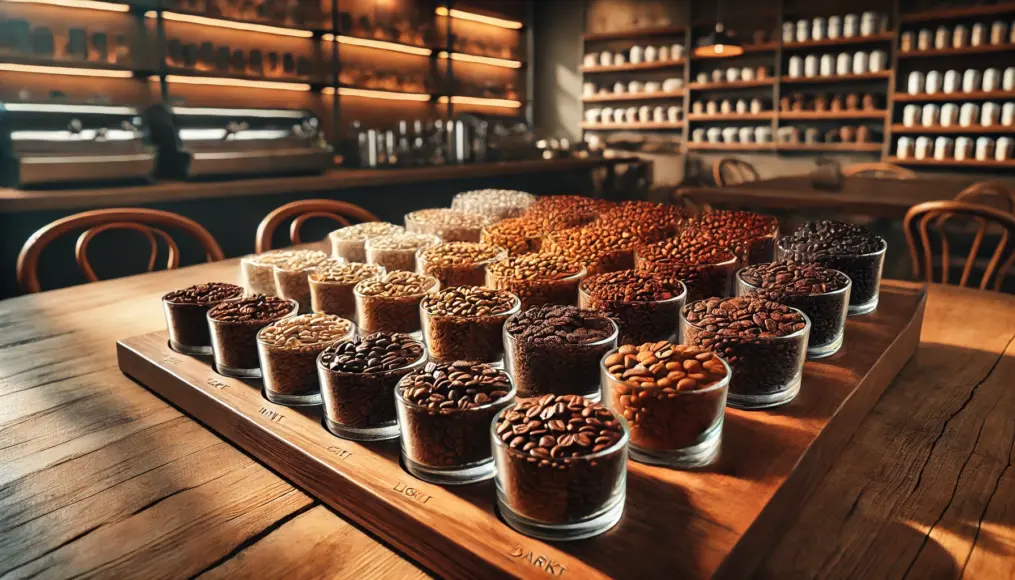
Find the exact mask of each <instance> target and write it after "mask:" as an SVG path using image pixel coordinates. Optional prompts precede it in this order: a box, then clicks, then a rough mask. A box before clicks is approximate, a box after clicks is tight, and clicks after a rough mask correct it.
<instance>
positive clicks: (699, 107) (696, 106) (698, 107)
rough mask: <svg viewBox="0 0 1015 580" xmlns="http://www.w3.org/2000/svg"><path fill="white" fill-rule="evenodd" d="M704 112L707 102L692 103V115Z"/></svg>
mask: <svg viewBox="0 0 1015 580" xmlns="http://www.w3.org/2000/svg"><path fill="white" fill-rule="evenodd" d="M704 112H705V103H702V102H701V101H694V102H693V103H691V114H692V115H701V114H703V113H704Z"/></svg>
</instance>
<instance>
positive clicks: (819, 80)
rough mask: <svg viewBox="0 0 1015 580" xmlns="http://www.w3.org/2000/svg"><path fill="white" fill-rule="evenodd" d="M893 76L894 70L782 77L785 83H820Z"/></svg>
mask: <svg viewBox="0 0 1015 580" xmlns="http://www.w3.org/2000/svg"><path fill="white" fill-rule="evenodd" d="M891 76H892V71H890V70H883V71H880V72H869V73H863V74H859V75H832V76H827V77H789V76H784V77H782V82H783V84H798V85H803V84H820V83H848V82H850V81H870V80H879V79H887V78H890V77H891Z"/></svg>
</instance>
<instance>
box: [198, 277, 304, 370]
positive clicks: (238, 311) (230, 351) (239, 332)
mask: <svg viewBox="0 0 1015 580" xmlns="http://www.w3.org/2000/svg"><path fill="white" fill-rule="evenodd" d="M296 308H297V306H296V304H295V303H294V302H291V301H288V300H283V299H281V298H278V297H275V296H265V295H263V294H255V295H254V296H248V297H246V298H242V299H239V300H227V301H225V302H222V303H220V304H218V305H217V306H215V307H214V308H212V309H211V310H209V311H208V326H209V329H210V331H211V341H212V349H213V350H214V353H215V364H216V365H217V366H218V367H219V368H220V369H222V367H225V368H226V369H240V370H244V371H249V370H255V369H257V368H258V366H259V359H258V356H257V333H258V332H259V331H260V330H261V328H263V327H265V326H267V325H268V324H269V323H271V322H272V321H275V320H278V319H280V318H283V317H285V316H288V315H290V314H292V313H293V312H295V310H296Z"/></svg>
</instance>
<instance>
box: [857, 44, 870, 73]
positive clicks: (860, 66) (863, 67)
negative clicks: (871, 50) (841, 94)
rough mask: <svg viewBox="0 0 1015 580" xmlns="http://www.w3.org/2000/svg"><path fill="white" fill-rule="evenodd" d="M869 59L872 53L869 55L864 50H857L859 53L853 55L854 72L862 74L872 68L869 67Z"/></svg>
mask: <svg viewBox="0 0 1015 580" xmlns="http://www.w3.org/2000/svg"><path fill="white" fill-rule="evenodd" d="M869 59H870V55H868V54H867V53H866V52H864V51H862V50H860V51H857V53H856V54H854V55H853V74H855V75H862V74H864V73H866V72H867V71H868V70H870V69H869V68H868V67H869V65H870V63H869V62H868V60H869Z"/></svg>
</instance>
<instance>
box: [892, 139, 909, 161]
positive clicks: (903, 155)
mask: <svg viewBox="0 0 1015 580" xmlns="http://www.w3.org/2000/svg"><path fill="white" fill-rule="evenodd" d="M912 155H913V140H912V139H911V138H909V137H899V140H898V141H896V143H895V156H896V157H898V158H899V159H909V158H910V157H911V156H912Z"/></svg>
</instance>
